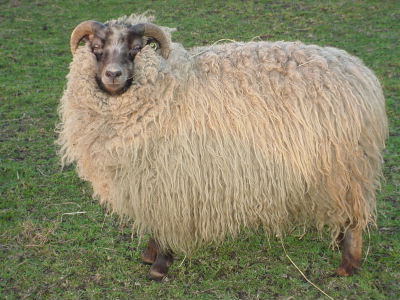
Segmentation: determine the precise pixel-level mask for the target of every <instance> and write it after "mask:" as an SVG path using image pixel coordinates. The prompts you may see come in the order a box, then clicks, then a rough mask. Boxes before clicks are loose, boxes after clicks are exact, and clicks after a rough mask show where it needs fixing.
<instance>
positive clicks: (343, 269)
mask: <svg viewBox="0 0 400 300" xmlns="http://www.w3.org/2000/svg"><path fill="white" fill-rule="evenodd" d="M357 270H358V269H357V268H355V267H353V266H350V265H348V266H340V267H339V268H337V269H336V272H335V273H336V275H338V276H341V277H348V276H352V275H353V274H354V273H356V272H357Z"/></svg>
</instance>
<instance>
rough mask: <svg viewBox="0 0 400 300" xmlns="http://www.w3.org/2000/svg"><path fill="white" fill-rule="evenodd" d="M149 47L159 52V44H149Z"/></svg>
mask: <svg viewBox="0 0 400 300" xmlns="http://www.w3.org/2000/svg"><path fill="white" fill-rule="evenodd" d="M149 46H150V47H151V48H153V50H157V49H158V44H157V42H154V41H153V42H150V43H149Z"/></svg>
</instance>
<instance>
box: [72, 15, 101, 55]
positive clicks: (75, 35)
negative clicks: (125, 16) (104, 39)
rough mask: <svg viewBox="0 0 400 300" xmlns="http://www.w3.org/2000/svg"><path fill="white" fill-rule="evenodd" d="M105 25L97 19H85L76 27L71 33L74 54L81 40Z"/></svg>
mask: <svg viewBox="0 0 400 300" xmlns="http://www.w3.org/2000/svg"><path fill="white" fill-rule="evenodd" d="M104 27H105V25H104V24H102V23H100V22H97V21H84V22H82V23H80V24H79V25H78V26H76V27H75V29H74V31H72V34H71V40H70V47H71V53H72V55H74V54H75V51H76V49H77V48H78V45H79V42H80V41H81V40H82V39H83V38H84V37H85V36H90V35H94V34H96V33H98V32H99V31H100V30H102V29H104Z"/></svg>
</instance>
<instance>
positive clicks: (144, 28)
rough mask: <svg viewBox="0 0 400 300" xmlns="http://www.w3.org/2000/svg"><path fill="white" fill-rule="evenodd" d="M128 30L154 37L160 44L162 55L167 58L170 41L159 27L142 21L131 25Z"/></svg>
mask: <svg viewBox="0 0 400 300" xmlns="http://www.w3.org/2000/svg"><path fill="white" fill-rule="evenodd" d="M130 31H131V33H133V34H137V35H141V36H143V35H145V36H149V37H152V38H154V39H156V40H157V42H158V43H159V44H160V50H161V55H162V57H164V58H165V59H167V58H168V56H169V53H170V51H171V42H170V40H169V39H168V37H167V36H166V35H165V33H164V31H163V30H162V29H161V28H160V27H158V26H156V25H154V24H151V23H142V24H137V25H133V26H132V27H131V28H130Z"/></svg>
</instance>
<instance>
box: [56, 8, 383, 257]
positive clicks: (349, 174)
mask: <svg viewBox="0 0 400 300" xmlns="http://www.w3.org/2000/svg"><path fill="white" fill-rule="evenodd" d="M147 18H148V16H143V15H132V16H130V17H129V18H125V19H121V18H120V19H119V20H118V22H119V24H120V25H121V24H122V23H126V24H135V23H139V22H146V21H148V20H149V19H147ZM150 18H152V17H150ZM150 20H152V19H150ZM165 30H167V31H169V30H168V29H165ZM95 72H96V59H95V57H94V55H93V54H92V53H91V51H90V49H89V47H88V46H81V47H79V48H78V50H77V52H76V54H75V55H74V58H73V61H72V63H71V65H70V72H69V74H68V76H67V79H68V83H67V87H66V90H65V92H64V95H63V97H62V99H61V105H60V107H59V114H60V119H61V123H60V124H59V138H58V144H59V145H60V155H61V157H62V161H63V163H64V164H68V163H73V162H74V163H76V166H77V172H78V174H79V176H80V177H81V178H82V179H84V180H87V181H89V182H90V183H91V184H92V187H93V190H94V195H95V196H96V197H97V198H99V199H100V202H101V203H103V204H105V205H106V206H107V207H108V208H109V209H111V210H112V211H113V212H115V213H117V214H118V215H120V216H121V217H122V218H127V219H129V220H131V221H132V223H133V226H134V228H135V229H136V230H137V231H138V232H139V233H140V234H150V235H151V236H153V237H154V238H156V240H157V241H158V242H159V244H160V245H161V247H162V249H171V250H173V251H174V252H180V253H184V254H191V253H192V252H193V251H194V250H195V249H197V248H198V247H200V246H203V245H205V244H208V243H211V242H218V241H222V240H223V239H224V238H226V237H227V236H235V235H237V234H238V233H239V232H240V231H241V230H242V229H244V228H250V229H259V228H262V229H264V230H265V233H266V234H269V235H275V236H283V235H284V234H285V233H287V232H288V231H289V230H291V229H292V228H294V227H304V228H316V229H317V230H318V231H319V232H323V231H325V230H327V231H328V232H329V233H330V236H331V240H332V243H335V240H336V238H337V236H338V235H339V233H340V232H341V231H343V230H346V228H349V227H352V228H362V229H366V227H367V226H368V224H374V222H375V218H376V198H375V192H376V189H377V188H378V187H379V180H380V176H381V169H382V154H381V153H382V150H383V148H384V141H385V138H386V136H387V119H386V113H385V101H384V97H383V94H382V89H381V86H380V84H379V82H378V80H377V78H376V77H375V75H374V74H373V72H372V71H371V70H369V69H368V68H367V67H365V66H364V64H363V63H362V62H361V61H360V60H359V59H358V58H356V57H353V56H351V55H349V54H347V53H346V52H345V51H343V50H339V49H336V48H331V47H319V46H315V45H305V44H303V43H300V42H283V41H279V42H268V41H264V42H248V43H229V44H222V45H213V46H208V47H200V48H193V49H191V50H185V49H184V48H183V47H182V45H180V44H178V43H172V51H171V54H170V56H169V58H168V59H167V60H165V59H164V58H162V57H161V56H160V55H159V54H158V53H157V52H155V50H153V49H152V48H150V47H148V46H146V47H145V48H143V50H142V51H141V52H140V53H139V54H138V55H137V56H136V58H135V63H134V72H133V73H134V80H133V84H132V86H131V87H130V88H129V89H128V90H127V91H126V92H125V93H124V94H122V95H118V96H109V95H107V94H105V93H104V92H102V91H101V90H100V89H99V87H98V86H97V84H96V81H95Z"/></svg>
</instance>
